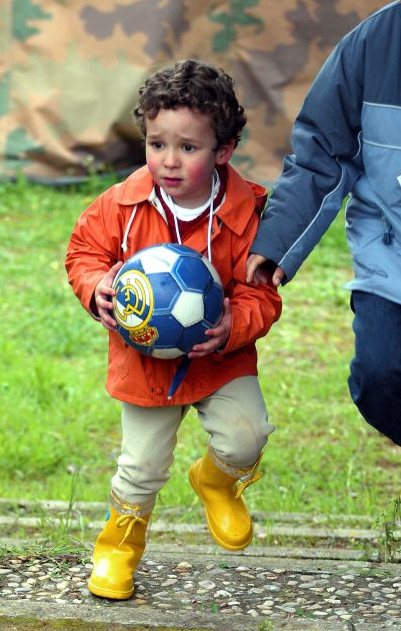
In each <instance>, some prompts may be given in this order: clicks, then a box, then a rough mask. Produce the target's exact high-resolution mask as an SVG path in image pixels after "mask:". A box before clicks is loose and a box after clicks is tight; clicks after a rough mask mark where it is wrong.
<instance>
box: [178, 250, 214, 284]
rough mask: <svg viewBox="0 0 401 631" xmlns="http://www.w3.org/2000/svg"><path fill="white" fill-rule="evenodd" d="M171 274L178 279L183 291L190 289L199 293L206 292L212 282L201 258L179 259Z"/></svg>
mask: <svg viewBox="0 0 401 631" xmlns="http://www.w3.org/2000/svg"><path fill="white" fill-rule="evenodd" d="M172 272H173V274H174V276H175V277H177V278H178V279H179V282H180V284H181V287H182V288H183V289H191V290H192V291H197V292H199V293H202V292H203V291H206V290H207V289H208V287H210V285H211V284H212V282H213V278H212V275H211V274H210V272H209V270H208V269H207V267H206V266H205V265H204V263H203V261H202V259H201V258H195V257H190V256H185V257H181V258H179V259H178V261H177V262H176V264H175V265H174V268H173V270H172Z"/></svg>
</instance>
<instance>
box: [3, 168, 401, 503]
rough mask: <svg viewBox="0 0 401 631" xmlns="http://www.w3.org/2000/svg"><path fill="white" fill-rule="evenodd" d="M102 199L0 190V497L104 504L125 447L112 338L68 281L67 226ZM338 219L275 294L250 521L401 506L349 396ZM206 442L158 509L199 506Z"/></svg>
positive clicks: (345, 268) (383, 448) (194, 432)
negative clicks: (264, 436) (259, 468)
mask: <svg viewBox="0 0 401 631" xmlns="http://www.w3.org/2000/svg"><path fill="white" fill-rule="evenodd" d="M106 185H107V183H105V182H99V181H96V180H92V181H91V182H89V183H88V184H87V185H86V186H81V187H80V188H72V187H70V188H59V189H51V188H46V187H42V186H38V185H32V184H27V183H26V182H25V181H24V180H23V179H21V180H19V181H18V182H17V183H16V184H7V183H6V184H2V185H0V199H1V203H0V242H1V244H2V246H1V249H0V282H1V288H2V303H3V314H4V316H3V318H2V327H1V333H0V345H1V364H0V434H1V440H0V496H3V497H24V498H31V499H33V498H36V499H65V500H68V499H69V497H70V493H71V476H72V475H73V474H74V473H75V475H77V472H78V480H79V483H78V487H77V488H76V491H75V497H76V499H79V500H101V501H102V500H106V499H107V495H108V490H109V481H110V478H111V476H112V475H113V474H114V469H115V461H116V457H117V455H118V452H119V445H120V440H121V436H120V419H119V414H120V413H119V403H118V402H116V401H113V400H111V399H110V398H109V396H108V395H107V393H106V391H105V389H104V381H105V376H106V365H107V333H106V331H105V330H104V329H103V328H102V327H101V326H100V325H99V324H97V323H96V322H94V321H93V320H92V319H91V318H90V317H89V316H88V315H87V314H86V313H85V312H84V310H83V309H82V307H81V306H80V305H79V303H78V301H77V299H76V298H75V297H74V295H73V293H72V291H71V289H70V287H69V285H68V282H67V278H66V274H65V271H64V256H65V249H66V245H67V242H68V239H69V236H70V233H71V230H72V228H73V225H74V223H75V221H76V219H77V218H78V216H79V214H80V213H81V212H82V210H83V209H84V208H85V207H86V206H87V205H88V204H89V203H90V201H91V200H92V199H93V197H94V196H95V195H96V194H98V193H100V192H101V190H102V189H103V188H104V187H105V186H106ZM343 224H344V216H343V214H341V213H340V215H339V217H338V219H337V220H336V221H335V223H334V224H333V226H332V227H331V228H330V230H329V232H328V233H327V234H326V236H325V237H324V239H323V241H322V242H321V244H319V246H318V247H316V248H315V250H314V252H313V253H312V255H311V256H310V257H309V259H308V260H307V261H306V263H305V264H304V266H303V268H302V269H301V271H299V273H298V275H297V277H296V278H295V280H294V281H293V282H292V283H290V284H289V285H287V286H286V287H285V288H283V289H282V290H281V294H282V297H283V304H284V308H283V315H282V318H281V320H280V321H279V322H278V323H277V324H275V325H274V327H273V329H272V331H271V333H270V334H269V335H268V336H266V337H265V338H264V339H263V340H260V341H259V343H258V348H259V356H260V363H259V366H260V381H261V384H262V388H263V392H264V395H265V398H266V402H267V406H268V409H269V412H270V420H271V421H272V422H273V423H274V424H275V425H276V427H277V430H276V432H275V433H274V434H273V435H272V436H271V438H270V442H269V445H268V447H267V448H266V451H265V456H264V461H263V468H264V470H265V476H264V478H263V479H262V480H261V481H260V482H258V484H255V485H254V486H253V487H252V488H251V489H250V490H249V491H248V492H247V498H248V499H247V502H248V504H249V506H250V507H251V508H252V509H255V510H273V511H279V510H283V511H300V512H304V511H307V512H311V513H325V514H330V513H345V514H352V513H369V514H373V515H379V514H380V513H381V511H383V510H384V509H385V508H386V507H387V506H388V504H389V502H390V501H391V500H392V499H393V498H394V497H395V496H396V495H398V493H399V488H400V486H399V480H400V474H399V469H400V467H399V451H398V448H396V447H395V446H394V445H393V444H392V443H391V442H390V441H388V440H387V439H385V438H384V437H382V436H380V435H379V434H378V433H377V432H375V431H374V430H373V429H371V428H370V427H369V426H368V425H367V424H366V423H365V422H364V421H363V420H362V419H361V418H360V417H359V415H358V412H357V410H356V408H355V407H354V406H353V404H352V403H351V401H350V398H349V395H348V388H347V376H348V364H349V361H350V359H351V357H352V354H353V334H352V329H351V323H352V317H351V316H352V314H351V312H350V310H349V306H348V301H349V293H348V292H347V291H345V290H344V289H343V288H342V286H343V284H344V283H345V282H346V281H347V280H348V279H350V278H351V276H352V271H351V262H350V257H349V254H348V250H347V246H346V243H345V236H344V227H343ZM206 440H207V437H206V435H205V434H204V433H203V432H202V430H201V429H200V427H199V423H198V421H197V418H196V416H195V415H194V414H192V413H191V414H190V415H189V416H188V417H187V419H186V420H185V421H184V423H183V424H182V426H181V429H180V432H179V440H178V445H177V449H176V453H175V462H174V464H173V467H172V477H171V479H170V481H169V482H168V484H167V485H166V486H165V488H164V489H163V490H162V492H161V493H160V496H159V503H158V506H159V508H158V510H159V511H162V508H163V506H175V505H178V506H187V507H191V506H192V505H194V504H195V503H198V500H196V499H195V498H194V494H193V491H192V489H191V488H190V485H189V483H188V481H187V470H188V466H189V464H190V462H191V461H192V460H193V459H195V458H196V457H198V456H199V454H201V453H202V452H203V450H204V448H205V445H206Z"/></svg>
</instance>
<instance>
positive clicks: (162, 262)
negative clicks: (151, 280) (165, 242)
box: [141, 247, 179, 274]
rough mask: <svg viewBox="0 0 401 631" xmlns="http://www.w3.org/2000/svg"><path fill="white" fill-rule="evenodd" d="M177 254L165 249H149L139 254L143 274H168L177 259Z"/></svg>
mask: <svg viewBox="0 0 401 631" xmlns="http://www.w3.org/2000/svg"><path fill="white" fill-rule="evenodd" d="M178 256H179V255H178V254H177V253H176V252H173V251H172V250H168V249H167V248H160V247H158V248H150V249H149V250H146V252H143V253H142V254H141V263H142V266H143V269H144V271H145V274H151V273H152V272H153V273H155V272H169V271H170V270H171V268H172V267H173V265H174V263H175V262H176V260H177V259H178Z"/></svg>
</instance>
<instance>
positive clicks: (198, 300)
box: [171, 291, 203, 327]
mask: <svg viewBox="0 0 401 631" xmlns="http://www.w3.org/2000/svg"><path fill="white" fill-rule="evenodd" d="M171 313H172V315H173V316H174V317H175V319H176V320H178V322H179V323H180V324H182V326H183V327H188V326H192V325H193V324H196V323H197V322H200V320H202V319H203V295H202V294H197V293H195V292H193V291H183V292H181V294H180V295H179V297H178V299H177V302H176V303H175V304H174V307H173V309H172V312H171Z"/></svg>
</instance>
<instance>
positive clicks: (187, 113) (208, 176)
mask: <svg viewBox="0 0 401 631" xmlns="http://www.w3.org/2000/svg"><path fill="white" fill-rule="evenodd" d="M233 150H234V141H232V143H230V144H228V145H223V146H221V147H218V148H217V140H216V136H215V133H214V131H213V129H212V126H211V123H210V119H209V116H207V115H205V114H201V113H200V112H198V111H197V110H191V109H189V108H187V107H179V108H177V109H174V110H166V109H161V110H160V111H159V113H158V114H157V116H156V118H154V119H149V118H146V162H147V165H148V167H149V171H150V173H151V175H152V177H153V179H154V181H155V182H156V183H157V184H159V186H161V187H162V188H163V189H164V190H165V191H166V193H167V194H168V195H170V197H171V198H172V199H173V201H174V202H175V203H176V204H178V205H179V206H184V207H185V208H196V207H197V206H201V205H202V204H203V203H205V202H206V201H207V200H208V199H209V197H210V192H211V185H212V173H213V169H214V167H215V165H216V164H225V163H226V162H228V160H229V159H230V157H231V155H232V152H233Z"/></svg>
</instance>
